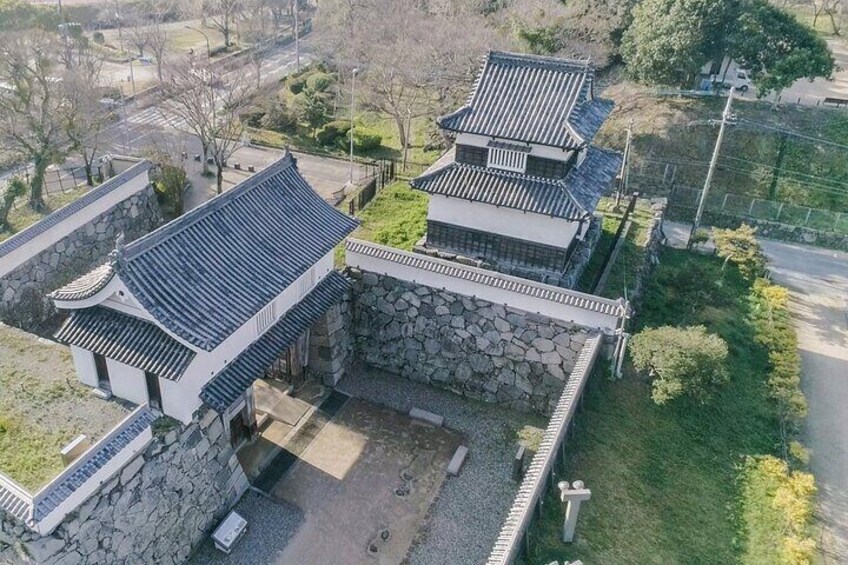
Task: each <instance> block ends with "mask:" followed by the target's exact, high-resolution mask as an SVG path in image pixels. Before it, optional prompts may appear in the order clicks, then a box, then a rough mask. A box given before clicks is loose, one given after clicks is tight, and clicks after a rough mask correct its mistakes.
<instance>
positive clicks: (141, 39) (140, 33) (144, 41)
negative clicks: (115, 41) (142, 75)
mask: <svg viewBox="0 0 848 565" xmlns="http://www.w3.org/2000/svg"><path fill="white" fill-rule="evenodd" d="M127 23H128V26H127V33H126V35H127V39H128V40H129V42H130V45H132V46H133V47H135V49H136V51H138V56H139V57H144V50H145V49H146V48H147V46H148V45H150V27H149V26H148V22H147V21H146V18H145V15H144V13H143V12H142V11H141V9H138V10H136V11H134V12H133V13H132V14H131V15H130V16H129V17H128V19H127Z"/></svg>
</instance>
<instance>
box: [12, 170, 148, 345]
mask: <svg viewBox="0 0 848 565" xmlns="http://www.w3.org/2000/svg"><path fill="white" fill-rule="evenodd" d="M161 224H162V212H161V211H160V209H159V203H158V201H157V200H156V194H155V192H154V190H153V187H152V186H148V187H147V188H146V189H145V190H143V191H141V192H139V193H138V194H135V195H133V196H131V197H130V198H128V199H126V200H124V201H123V202H121V203H119V204H117V205H116V206H114V207H113V208H111V209H110V210H108V211H107V212H105V213H103V214H101V215H100V216H98V217H96V218H95V219H94V220H92V221H90V222H88V223H87V224H85V225H83V226H82V227H80V228H78V229H76V230H75V231H73V232H71V233H70V234H69V235H68V236H67V237H64V238H62V239H61V240H59V241H57V242H55V243H53V245H52V246H50V247H49V248H48V249H45V250H44V251H42V252H41V253H39V254H38V255H36V256H34V257H32V258H31V259H30V260H29V261H27V262H26V263H24V264H22V265H21V266H19V267H17V268H16V269H14V270H13V271H11V272H10V273H8V274H7V275H5V276H3V277H2V278H0V321H3V322H5V323H7V324H9V325H12V326H16V327H19V328H21V329H23V330H26V331H29V332H34V333H39V330H40V329H42V328H43V327H44V326H45V325H49V320H50V319H51V318H52V317H54V316H55V315H56V311H55V309H54V307H53V303H52V301H50V300H48V299H47V297H46V295H47V294H48V293H49V292H51V291H53V290H55V289H57V288H59V287H61V286H62V285H65V284H67V283H69V282H71V281H72V280H74V279H76V278H77V277H80V276H82V275H84V274H85V273H87V272H89V271H90V270H91V269H93V268H94V267H96V266H98V265H100V264H102V263H103V262H104V261H105V260H106V257H107V256H108V255H109V253H110V252H111V251H112V250H113V249H114V248H115V240H116V239H117V237H118V235H120V234H121V233H124V235H125V237H126V241H127V242H130V241H132V240H133V239H136V238H138V237H141V236H142V235H145V234H147V233H148V232H150V231H153V230H154V229H156V228H157V227H159V226H160V225H161Z"/></svg>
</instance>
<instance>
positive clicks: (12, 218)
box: [0, 185, 90, 241]
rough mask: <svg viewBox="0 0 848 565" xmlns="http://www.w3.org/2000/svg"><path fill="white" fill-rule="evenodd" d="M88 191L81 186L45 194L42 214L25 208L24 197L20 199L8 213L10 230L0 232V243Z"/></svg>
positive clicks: (86, 187) (88, 188)
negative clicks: (45, 210) (44, 205)
mask: <svg viewBox="0 0 848 565" xmlns="http://www.w3.org/2000/svg"><path fill="white" fill-rule="evenodd" d="M89 190H90V187H88V186H86V185H81V186H78V187H77V188H75V189H73V190H68V191H67V192H54V193H50V194H45V195H44V202H45V203H46V204H47V212H45V213H44V214H39V213H37V212H33V211H32V209H30V208H29V206H27V203H26V197H24V198H21V199H20V200H18V202H16V204H15V206H16V207H15V208H14V209H13V210H11V211H10V212H9V218H8V221H9V225H10V226H11V228H12V229H11V230H6V231H4V230H0V241H3V240H4V239H8V238H10V237H12V236H13V235H15V234H16V233H18V232H19V231H21V230H23V229H26V228H28V227H29V226H31V225H32V224H34V223H35V222H37V221H39V220H40V219H42V218H43V217H44V216H46V215H47V214H49V213H51V212H54V211H56V210H58V209H59V208H62V207H63V206H67V205H68V204H70V203H71V202H73V201H74V200H76V199H77V198H79V197H80V196H82V195H83V194H85V193H86V192H88V191H89Z"/></svg>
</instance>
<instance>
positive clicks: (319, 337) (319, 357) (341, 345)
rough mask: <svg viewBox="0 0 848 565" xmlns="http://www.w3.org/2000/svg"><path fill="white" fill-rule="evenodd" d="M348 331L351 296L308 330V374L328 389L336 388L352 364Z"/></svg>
mask: <svg viewBox="0 0 848 565" xmlns="http://www.w3.org/2000/svg"><path fill="white" fill-rule="evenodd" d="M350 327H351V319H350V296H345V297H344V299H343V300H342V301H341V302H339V303H338V304H336V305H334V306H333V307H332V308H330V309H329V310H327V313H326V314H324V315H323V316H321V318H320V319H319V320H318V321H317V322H315V324H313V326H312V328H311V330H310V333H309V371H310V373H311V374H312V375H313V376H315V377H317V378H319V379H320V380H321V381H322V382H323V383H324V384H325V385H327V386H336V384H338V382H339V380H341V378H342V377H343V376H344V374H345V373H346V372H347V371H348V370H349V369H350V365H351V362H352V361H353V341H352V340H351V335H350Z"/></svg>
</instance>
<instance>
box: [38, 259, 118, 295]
mask: <svg viewBox="0 0 848 565" xmlns="http://www.w3.org/2000/svg"><path fill="white" fill-rule="evenodd" d="M114 274H115V267H114V265H113V264H112V263H111V262H109V263H105V264H103V265H101V266H99V267H97V268H96V269H94V270H93V271H91V272H89V273H86V274H84V275H83V276H81V277H80V278H78V279H77V280H75V281H73V282H71V283H68V284H66V285H65V286H63V287H61V288H58V289H56V290H54V291H53V292H51V293H50V294H49V295H48V296H50V298H52V299H54V300H85V299H86V298H91V297H92V296H94V295H95V294H97V293H98V292H100V291H101V290H103V288H105V287H106V285H107V284H109V281H111V280H112V277H113V276H114Z"/></svg>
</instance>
